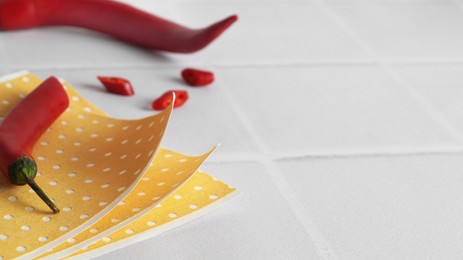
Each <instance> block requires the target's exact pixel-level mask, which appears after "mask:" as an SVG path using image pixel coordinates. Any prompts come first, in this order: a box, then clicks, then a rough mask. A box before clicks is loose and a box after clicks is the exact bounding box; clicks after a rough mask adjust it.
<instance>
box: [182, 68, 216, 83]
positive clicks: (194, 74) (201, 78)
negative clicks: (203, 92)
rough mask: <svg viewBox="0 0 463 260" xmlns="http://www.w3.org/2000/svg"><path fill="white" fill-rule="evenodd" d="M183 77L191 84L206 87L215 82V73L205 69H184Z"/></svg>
mask: <svg viewBox="0 0 463 260" xmlns="http://www.w3.org/2000/svg"><path fill="white" fill-rule="evenodd" d="M182 78H183V80H184V81H185V82H186V83H188V85H190V86H194V87H204V86H207V85H209V84H211V83H212V82H214V73H212V72H210V71H205V70H198V69H193V68H187V69H184V70H182Z"/></svg>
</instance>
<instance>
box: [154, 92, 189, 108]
mask: <svg viewBox="0 0 463 260" xmlns="http://www.w3.org/2000/svg"><path fill="white" fill-rule="evenodd" d="M173 93H175V102H174V108H177V107H181V106H182V105H183V104H185V102H186V101H187V100H188V92H186V91H185V90H169V91H167V92H166V93H164V94H163V95H162V96H160V97H159V98H157V99H156V100H154V101H153V103H152V104H151V107H152V108H153V109H154V110H164V109H166V108H167V107H168V106H169V105H170V104H171V103H172V99H173V97H174V95H173Z"/></svg>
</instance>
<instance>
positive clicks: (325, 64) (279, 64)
mask: <svg viewBox="0 0 463 260" xmlns="http://www.w3.org/2000/svg"><path fill="white" fill-rule="evenodd" d="M461 8H462V10H463V5H462V7H461ZM2 61H3V60H2ZM378 63H381V64H383V63H386V64H388V65H397V66H435V65H444V66H462V65H463V60H458V59H457V60H449V59H444V60H412V59H408V60H407V59H393V60H387V61H385V60H380V61H370V60H332V61H312V62H311V61H309V62H298V61H284V62H268V61H264V62H254V63H250V62H248V63H208V64H203V63H191V62H189V63H188V66H202V67H217V68H224V69H229V68H231V69H235V68H255V67H321V66H323V67H334V66H373V65H378ZM2 68H3V69H6V70H10V71H17V70H21V69H23V68H22V67H16V66H8V65H4V66H3V67H2ZM182 68H184V65H181V64H180V63H179V64H171V65H154V64H153V65H149V64H147V65H143V64H140V65H121V66H119V65H102V66H89V65H82V66H79V65H76V66H74V65H68V66H65V65H56V66H55V65H50V66H35V67H34V66H29V67H28V69H29V70H96V69H110V70H113V69H159V70H167V69H182Z"/></svg>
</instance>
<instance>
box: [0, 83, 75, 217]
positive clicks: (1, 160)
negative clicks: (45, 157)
mask: <svg viewBox="0 0 463 260" xmlns="http://www.w3.org/2000/svg"><path fill="white" fill-rule="evenodd" d="M68 105H69V99H68V96H67V94H66V92H65V90H64V88H63V86H62V85H61V83H60V82H59V81H58V80H57V79H56V78H54V77H50V78H48V79H47V80H46V81H44V82H43V83H42V84H41V85H40V86H38V87H37V88H36V89H35V90H34V91H32V92H31V93H30V94H29V95H27V96H26V97H25V98H24V99H23V100H21V101H20V102H19V103H18V104H17V105H16V106H15V107H14V108H13V109H12V110H11V111H10V112H9V113H8V114H7V116H6V117H5V119H4V120H3V122H2V123H1V125H0V170H1V171H2V173H3V175H5V177H7V178H8V179H9V181H10V182H11V183H12V184H15V185H25V184H28V185H29V186H30V187H31V188H32V189H33V190H34V191H35V192H36V193H37V195H39V197H40V198H41V199H42V200H43V201H44V202H45V203H46V204H47V205H48V206H49V207H50V209H52V210H53V213H58V212H59V209H58V207H56V205H55V204H54V203H53V201H51V200H50V198H48V196H47V195H46V194H45V193H44V192H43V190H42V189H41V188H40V187H39V186H38V185H37V183H36V182H35V181H34V178H35V176H36V174H37V164H36V163H35V161H34V158H33V157H32V155H31V152H32V148H33V147H34V145H35V143H36V142H37V140H38V139H39V138H40V136H41V135H42V134H43V133H44V132H45V131H46V130H47V129H48V128H49V127H50V125H51V124H52V123H53V122H54V121H55V120H56V119H57V118H58V117H59V116H60V115H61V113H63V112H64V110H66V108H67V107H68Z"/></svg>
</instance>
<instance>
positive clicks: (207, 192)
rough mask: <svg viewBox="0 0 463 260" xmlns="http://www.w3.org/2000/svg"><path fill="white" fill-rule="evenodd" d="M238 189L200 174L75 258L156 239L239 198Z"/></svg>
mask: <svg viewBox="0 0 463 260" xmlns="http://www.w3.org/2000/svg"><path fill="white" fill-rule="evenodd" d="M236 193H237V192H236V189H234V188H232V187H230V186H228V185H227V184H225V183H223V182H221V181H219V180H217V179H215V178H213V177H211V176H209V175H208V174H206V173H203V172H200V171H198V172H196V173H195V174H194V175H193V176H192V177H191V179H189V180H188V181H187V182H186V183H185V184H184V185H183V186H182V187H180V188H179V189H178V190H177V191H176V192H174V193H173V194H171V195H170V196H169V197H168V198H167V199H166V200H165V201H163V202H162V203H161V204H159V206H158V207H156V208H154V209H152V210H150V211H149V212H147V213H146V214H144V215H143V216H142V217H140V218H138V219H137V220H136V221H133V222H132V223H130V224H129V225H127V226H125V227H123V228H121V229H120V230H118V231H116V232H114V233H112V234H111V235H108V236H106V237H105V238H103V239H101V240H100V241H98V242H96V243H94V244H92V245H90V246H88V247H86V248H84V249H82V250H80V251H77V252H76V253H74V254H72V255H71V256H72V257H76V256H80V257H83V258H85V257H87V256H88V257H90V256H95V255H99V254H98V251H101V252H107V251H111V248H112V249H115V248H117V247H118V245H121V244H123V243H125V244H128V243H129V240H130V239H133V240H134V241H136V240H137V238H136V237H137V236H143V235H148V236H146V237H149V235H150V233H151V235H156V234H159V233H161V232H164V231H167V230H169V229H171V228H173V227H175V226H177V225H179V224H182V223H184V222H186V221H185V218H188V217H189V216H192V215H194V216H195V217H198V216H200V215H201V214H204V213H206V212H207V209H208V208H210V207H211V206H214V205H216V204H220V202H222V201H224V200H225V199H227V198H229V197H231V196H233V195H235V194H236Z"/></svg>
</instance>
